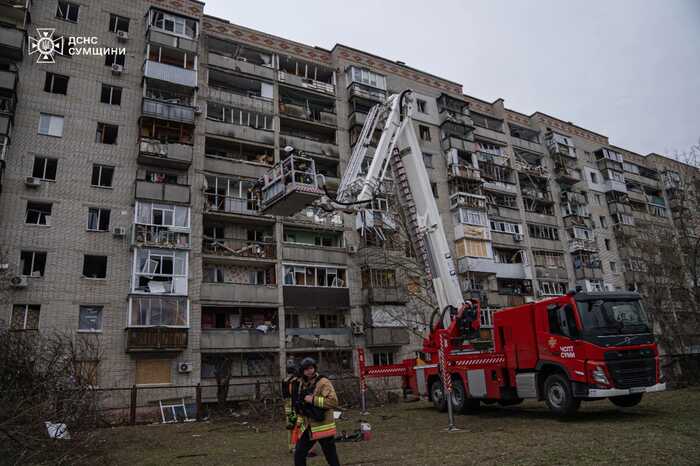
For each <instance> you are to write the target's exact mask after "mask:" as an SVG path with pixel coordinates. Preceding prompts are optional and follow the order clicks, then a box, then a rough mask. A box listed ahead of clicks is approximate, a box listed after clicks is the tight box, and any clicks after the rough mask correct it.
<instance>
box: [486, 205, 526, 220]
mask: <svg viewBox="0 0 700 466" xmlns="http://www.w3.org/2000/svg"><path fill="white" fill-rule="evenodd" d="M486 208H487V211H488V215H489V217H498V218H501V219H505V220H514V221H515V223H520V222H521V221H522V219H523V218H522V217H521V216H520V210H518V207H517V206H516V207H507V206H502V205H495V204H487V206H486Z"/></svg>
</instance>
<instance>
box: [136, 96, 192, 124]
mask: <svg viewBox="0 0 700 466" xmlns="http://www.w3.org/2000/svg"><path fill="white" fill-rule="evenodd" d="M142 113H143V115H146V116H152V117H156V118H160V119H162V120H170V121H179V122H182V123H194V115H195V109H194V107H189V106H186V105H181V104H178V103H170V102H164V101H161V100H156V99H149V98H144V99H143V107H142Z"/></svg>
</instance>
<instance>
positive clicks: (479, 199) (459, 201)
mask: <svg viewBox="0 0 700 466" xmlns="http://www.w3.org/2000/svg"><path fill="white" fill-rule="evenodd" d="M460 207H466V208H468V209H478V210H486V197H485V196H481V195H478V194H470V193H461V192H460V193H454V194H453V195H451V196H450V209H458V208H460Z"/></svg>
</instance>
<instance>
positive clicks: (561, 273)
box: [535, 266, 569, 281]
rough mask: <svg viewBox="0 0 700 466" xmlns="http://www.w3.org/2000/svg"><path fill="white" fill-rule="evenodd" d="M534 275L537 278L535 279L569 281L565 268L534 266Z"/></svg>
mask: <svg viewBox="0 0 700 466" xmlns="http://www.w3.org/2000/svg"><path fill="white" fill-rule="evenodd" d="M535 275H536V276H537V278H544V279H549V280H561V281H569V275H568V273H567V272H566V268H560V267H540V266H536V267H535Z"/></svg>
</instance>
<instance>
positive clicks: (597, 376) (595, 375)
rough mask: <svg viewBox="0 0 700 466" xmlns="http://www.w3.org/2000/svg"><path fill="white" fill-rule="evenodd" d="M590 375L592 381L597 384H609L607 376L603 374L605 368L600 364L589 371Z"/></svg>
mask: <svg viewBox="0 0 700 466" xmlns="http://www.w3.org/2000/svg"><path fill="white" fill-rule="evenodd" d="M591 377H592V379H593V381H594V382H595V383H597V384H599V385H610V381H609V380H608V376H607V375H605V370H604V369H603V368H602V367H600V366H596V368H595V369H594V370H593V372H592V373H591Z"/></svg>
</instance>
